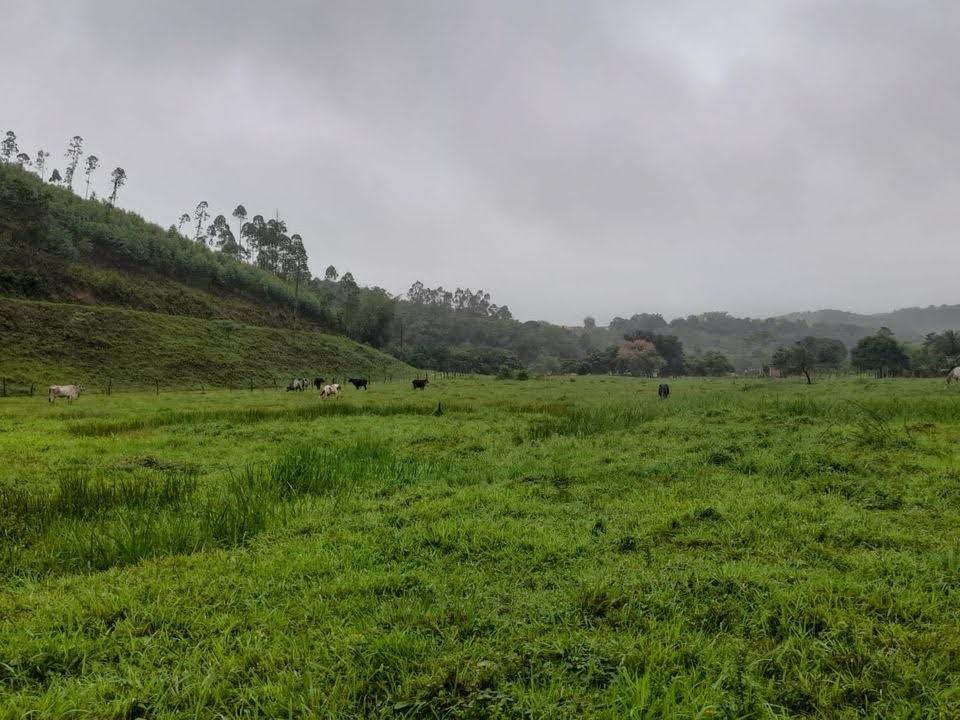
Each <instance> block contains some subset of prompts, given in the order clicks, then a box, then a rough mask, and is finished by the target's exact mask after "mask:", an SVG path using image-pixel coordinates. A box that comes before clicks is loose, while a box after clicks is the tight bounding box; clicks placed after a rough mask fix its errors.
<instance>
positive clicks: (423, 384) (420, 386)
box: [411, 378, 430, 390]
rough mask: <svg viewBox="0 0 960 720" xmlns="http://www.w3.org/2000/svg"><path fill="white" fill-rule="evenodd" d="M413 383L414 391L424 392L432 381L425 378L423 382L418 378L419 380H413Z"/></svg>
mask: <svg viewBox="0 0 960 720" xmlns="http://www.w3.org/2000/svg"><path fill="white" fill-rule="evenodd" d="M411 382H412V383H413V389H414V390H423V389H424V388H425V387H426V386H427V383H429V382H430V381H429V380H427V378H424V379H423V380H420V379H419V378H418V379H417V380H412V381H411Z"/></svg>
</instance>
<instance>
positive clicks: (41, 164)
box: [33, 148, 50, 180]
mask: <svg viewBox="0 0 960 720" xmlns="http://www.w3.org/2000/svg"><path fill="white" fill-rule="evenodd" d="M48 157H50V153H48V152H47V151H46V150H44V149H43V148H40V149H39V150H37V159H36V160H34V161H33V164H34V166H35V167H36V168H37V172H39V173H40V180H43V179H44V177H43V171H44V168H46V166H47V158H48Z"/></svg>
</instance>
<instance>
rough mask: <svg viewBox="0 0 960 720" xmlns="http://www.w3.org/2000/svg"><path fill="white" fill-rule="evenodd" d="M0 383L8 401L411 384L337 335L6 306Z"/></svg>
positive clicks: (2, 301)
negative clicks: (358, 378)
mask: <svg viewBox="0 0 960 720" xmlns="http://www.w3.org/2000/svg"><path fill="white" fill-rule="evenodd" d="M0 339H2V340H0V377H3V378H6V379H7V381H6V382H7V392H8V393H10V394H14V393H19V394H22V393H24V392H26V391H28V390H29V387H30V385H31V384H34V385H36V387H37V389H38V390H39V392H40V393H41V394H42V393H43V392H44V388H45V387H48V386H50V385H53V384H68V383H70V384H73V383H82V384H83V385H85V386H86V387H87V388H88V389H95V390H104V389H106V387H107V385H108V383H109V384H110V385H111V387H112V388H113V389H114V390H120V391H123V390H130V389H131V388H138V389H146V388H148V387H154V384H155V382H157V381H159V382H160V385H161V387H162V388H165V389H169V388H172V387H176V388H181V389H183V388H199V387H200V386H201V385H205V386H219V387H222V388H227V387H229V386H233V387H235V388H236V387H240V388H245V387H248V386H249V385H250V384H251V383H253V384H254V386H258V387H264V386H272V385H273V384H274V383H275V382H276V383H280V384H281V388H282V387H283V386H285V385H286V383H287V382H289V380H290V378H291V377H310V378H313V377H315V376H316V375H317V374H321V375H326V376H329V375H340V376H341V377H342V376H344V375H353V374H358V375H359V374H366V375H370V376H372V377H374V378H382V377H383V376H384V375H385V374H389V375H391V376H393V377H397V378H401V377H402V378H406V377H413V375H414V373H415V371H414V370H413V368H411V367H409V366H407V365H405V364H404V363H402V362H400V361H399V360H397V359H396V358H395V357H392V356H390V355H387V354H385V353H382V352H379V351H377V350H374V349H373V348H371V347H369V346H367V345H361V344H360V343H357V342H354V341H353V340H350V339H349V338H346V337H342V336H339V335H330V334H326V333H321V332H316V331H307V330H288V329H282V328H266V327H257V326H253V325H242V324H240V323H237V322H233V321H232V320H200V319H198V318H192V317H185V316H181V315H163V314H160V313H149V312H141V311H138V310H128V309H125V308H114V307H103V306H95V305H77V304H58V303H48V302H33V301H25V300H11V299H8V298H2V297H0Z"/></svg>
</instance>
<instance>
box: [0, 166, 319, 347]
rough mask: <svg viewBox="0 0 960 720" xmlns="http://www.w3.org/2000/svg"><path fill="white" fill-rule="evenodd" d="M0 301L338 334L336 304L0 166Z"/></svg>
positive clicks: (137, 219)
mask: <svg viewBox="0 0 960 720" xmlns="http://www.w3.org/2000/svg"><path fill="white" fill-rule="evenodd" d="M0 295H6V296H10V297H18V298H23V299H32V300H50V301H56V302H76V303H82V304H89V305H115V306H120V307H129V308H134V309H138V310H148V311H151V312H160V313H166V314H172V315H187V316H191V317H199V318H206V319H214V318H219V319H226V320H235V321H238V322H244V323H248V324H253V325H265V326H268V327H317V328H324V329H330V330H336V329H337V324H338V323H337V317H336V315H337V310H338V308H337V307H336V304H335V303H333V302H331V301H330V299H329V298H327V299H323V298H320V297H318V295H317V293H315V292H311V291H310V290H309V289H307V288H306V287H294V286H293V285H291V284H290V283H288V282H285V281H284V279H282V278H280V277H277V275H276V274H274V273H271V272H267V271H265V270H263V269H261V268H259V267H255V266H253V265H250V264H246V263H242V262H238V261H237V260H235V259H233V258H230V257H228V256H226V255H224V254H222V253H219V252H215V251H213V250H212V249H210V248H209V247H207V245H206V244H205V243H203V242H200V243H197V242H194V241H192V240H189V239H187V238H186V237H184V236H182V235H181V234H180V233H178V232H177V231H176V230H175V229H168V230H164V229H163V228H161V227H160V226H159V225H156V224H153V223H149V222H147V221H145V220H144V219H143V218H141V217H140V216H139V215H137V214H135V213H131V212H126V211H124V210H120V209H117V208H113V207H110V206H109V205H107V204H106V203H104V202H101V201H96V200H84V199H82V198H80V197H78V196H76V195H74V194H73V193H72V192H70V191H69V190H66V189H65V188H61V187H57V186H54V185H51V184H49V183H44V182H42V181H41V180H40V178H38V177H37V176H35V175H33V174H32V173H29V172H26V171H25V170H22V169H20V168H18V167H15V166H12V165H3V164H0Z"/></svg>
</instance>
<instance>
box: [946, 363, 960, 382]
mask: <svg viewBox="0 0 960 720" xmlns="http://www.w3.org/2000/svg"><path fill="white" fill-rule="evenodd" d="M954 381H956V382H958V383H960V365H958V366H957V367H955V368H954V369H953V370H951V371H950V374H948V375H947V385H949V384H950V383H952V382H954Z"/></svg>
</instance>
